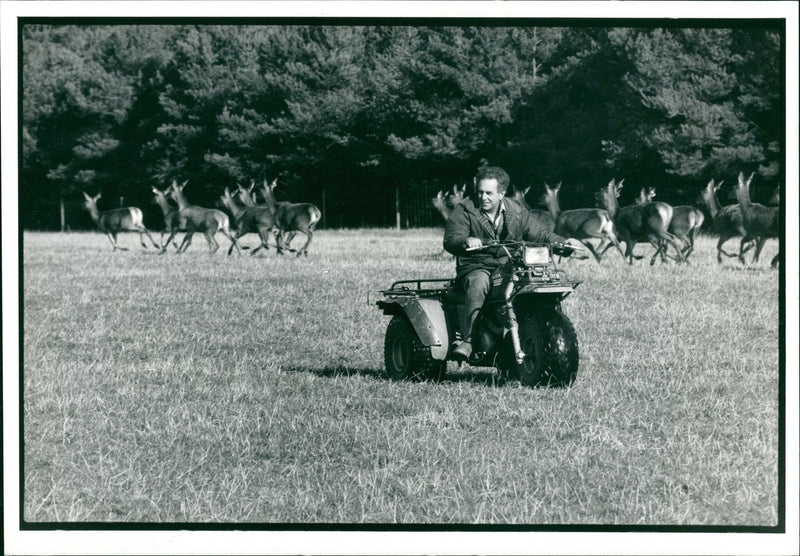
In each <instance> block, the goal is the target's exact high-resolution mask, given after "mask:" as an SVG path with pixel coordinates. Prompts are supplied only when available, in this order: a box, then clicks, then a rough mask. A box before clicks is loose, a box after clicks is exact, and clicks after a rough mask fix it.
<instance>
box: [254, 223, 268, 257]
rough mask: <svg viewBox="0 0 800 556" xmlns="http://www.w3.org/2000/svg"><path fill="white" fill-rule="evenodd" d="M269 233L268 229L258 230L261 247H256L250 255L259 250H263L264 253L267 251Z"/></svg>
mask: <svg viewBox="0 0 800 556" xmlns="http://www.w3.org/2000/svg"><path fill="white" fill-rule="evenodd" d="M269 233H270V230H268V229H260V230H258V237H259V238H261V245H259V246H258V247H256V248H255V249H254V250H252V251H251V252H250V255H255V254H256V251H259V250H260V249H264V250H265V251H269Z"/></svg>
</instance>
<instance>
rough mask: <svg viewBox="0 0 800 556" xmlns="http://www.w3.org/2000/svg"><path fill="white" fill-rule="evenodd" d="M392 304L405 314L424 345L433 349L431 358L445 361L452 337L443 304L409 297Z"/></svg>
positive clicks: (395, 300)
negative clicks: (448, 329) (448, 330)
mask: <svg viewBox="0 0 800 556" xmlns="http://www.w3.org/2000/svg"><path fill="white" fill-rule="evenodd" d="M392 304H393V305H397V306H398V307H400V309H401V310H402V311H403V312H404V313H405V315H406V317H408V320H409V322H410V323H411V326H412V327H414V330H415V331H416V332H417V335H418V336H419V340H420V342H422V345H424V346H428V347H430V348H431V356H432V357H433V358H434V359H440V360H444V359H445V357H447V351H448V349H449V346H450V337H449V334H448V332H447V320H446V318H445V315H444V309H443V308H442V304H441V302H440V301H439V300H438V299H425V298H421V299H420V298H415V297H409V298H406V299H402V298H401V299H393V300H392Z"/></svg>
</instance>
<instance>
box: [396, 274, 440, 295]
mask: <svg viewBox="0 0 800 556" xmlns="http://www.w3.org/2000/svg"><path fill="white" fill-rule="evenodd" d="M452 281H453V279H452V278H420V279H419V280H398V281H397V282H394V283H393V284H392V287H390V288H389V289H388V290H384V292H385V293H389V292H391V293H398V294H402V293H403V292H409V293H412V292H414V293H419V292H420V291H428V290H437V291H438V290H444V289H447V287H448V286H449V285H450V283H451V282H452ZM412 284H413V285H415V286H416V287H415V288H412V287H410V286H411V285H412ZM422 284H442V285H441V286H439V287H438V288H423V287H422Z"/></svg>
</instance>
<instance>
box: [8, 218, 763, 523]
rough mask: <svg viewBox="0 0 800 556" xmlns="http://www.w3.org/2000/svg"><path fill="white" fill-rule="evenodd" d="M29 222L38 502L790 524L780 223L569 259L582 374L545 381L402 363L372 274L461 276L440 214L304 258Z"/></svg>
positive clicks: (28, 320) (38, 518)
mask: <svg viewBox="0 0 800 556" xmlns="http://www.w3.org/2000/svg"><path fill="white" fill-rule="evenodd" d="M23 241H24V254H23V257H24V281H23V288H24V419H25V423H24V443H25V444H24V457H25V460H24V469H23V471H24V516H25V519H26V520H28V521H31V522H46V521H60V522H67V521H70V522H72V521H88V522H106V521H112V522H226V523H234V522H252V523H298V522H299V523H310V524H323V523H357V524H366V523H382V524H395V523H403V524H408V523H424V524H634V525H644V526H656V525H734V526H774V525H775V524H776V522H777V510H778V508H777V504H778V502H777V501H778V487H777V466H778V305H779V300H778V273H777V272H775V271H770V270H769V269H768V268H767V265H768V261H769V260H770V259H771V257H772V254H774V252H775V249H776V245H775V244H774V242H771V243H768V244H767V247H766V248H765V250H764V252H763V253H762V262H761V264H760V265H759V266H757V267H749V268H741V267H740V266H739V265H738V264H737V263H735V262H733V261H731V262H728V261H726V262H725V263H724V264H723V265H722V266H719V265H717V263H716V259H715V251H714V245H715V241H714V240H713V239H711V238H704V237H702V238H700V239H699V240H698V244H699V246H698V248H697V251H696V253H695V254H694V255H693V257H692V263H691V265H689V266H681V267H678V266H676V265H673V264H670V265H660V264H657V265H656V266H655V267H649V266H647V265H646V262H645V263H644V264H643V263H642V262H639V263H637V264H636V265H634V267H633V268H629V267H627V266H626V265H624V264H623V263H622V260H621V258H620V257H619V255H618V254H616V253H613V252H609V253H608V254H607V258H606V260H604V261H603V264H602V265H599V266H598V265H597V264H595V263H594V262H593V261H573V262H570V263H569V264H567V265H566V269H567V271H568V273H569V274H570V275H571V276H575V277H576V278H578V279H581V280H583V284H582V285H581V286H580V288H579V289H578V291H577V292H576V293H575V294H574V295H573V296H572V297H570V298H569V299H568V300H567V302H566V303H565V310H566V312H567V313H568V314H569V315H570V316H571V318H572V319H573V321H574V323H575V326H576V329H577V331H578V336H579V340H580V343H581V358H582V359H581V371H580V374H579V376H578V380H577V382H576V383H575V385H574V386H573V387H572V388H571V389H567V390H531V389H526V388H520V387H519V386H518V385H515V384H509V385H505V386H497V385H495V384H494V382H493V378H494V375H493V373H492V372H491V371H490V370H489V369H476V368H468V367H465V368H461V369H457V368H456V367H455V366H453V365H452V364H451V366H450V368H449V373H448V376H447V379H446V380H445V381H444V382H442V383H439V384H435V383H416V384H415V383H396V382H391V381H389V380H387V379H385V378H384V376H383V361H382V342H383V332H384V329H385V327H386V325H387V324H388V318H387V317H385V316H383V315H382V314H381V313H380V311H379V310H377V309H376V308H375V307H374V306H372V307H371V306H368V305H367V302H366V300H367V292H368V291H369V290H377V289H380V288H383V287H386V286H388V285H389V283H390V282H391V281H392V280H395V279H400V278H415V277H426V276H427V277H446V276H449V275H451V274H452V273H453V265H454V263H453V261H452V259H450V258H449V257H447V256H443V255H441V254H440V251H441V247H440V245H441V243H440V241H441V232H440V231H437V230H419V231H403V232H395V231H388V230H367V231H322V232H319V233H318V234H317V235H316V236H315V239H314V243H313V244H312V247H311V251H310V255H309V257H308V258H307V259H290V258H279V257H277V256H276V255H275V254H274V252H271V253H269V254H268V255H266V256H264V257H258V256H257V257H250V256H247V255H244V256H242V257H240V258H236V257H231V258H228V257H226V256H225V255H224V253H222V252H220V253H218V254H217V255H215V256H214V257H209V256H208V255H207V253H206V252H205V246H204V244H203V243H204V242H203V241H202V240H201V239H199V240H198V241H196V242H195V245H194V246H193V247H192V248H191V249H190V251H189V252H188V253H186V254H184V255H182V256H176V255H175V254H174V253H172V252H170V253H169V254H167V255H164V256H157V255H156V252H155V251H154V250H153V249H149V250H143V249H141V248H140V247H139V246H138V245H137V242H136V240H135V239H134V236H129V237H123V238H122V239H121V242H122V244H123V245H126V246H130V247H131V251H129V252H126V253H119V252H118V253H112V252H111V248H110V246H109V245H108V243H107V240H106V239H105V238H104V237H102V236H100V235H99V234H89V233H87V234H66V235H61V234H40V233H26V234H25V235H24V238H23ZM252 241H253V242H254V241H255V240H252ZM222 243H223V244H226V242H224V241H223V242H222ZM649 249H650V248H649V247H645V246H642V247H639V250H641V251H642V252H644V251H646V250H649Z"/></svg>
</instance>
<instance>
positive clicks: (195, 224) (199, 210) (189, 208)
mask: <svg viewBox="0 0 800 556" xmlns="http://www.w3.org/2000/svg"><path fill="white" fill-rule="evenodd" d="M186 183H187V182H186V181H185V182H183V183H182V184H181V185H178V184H177V182H176V181H175V180H173V181H172V185H171V186H170V190H169V195H170V197H172V199H173V200H174V201H175V202H176V203H178V218H179V220H180V223H181V225H182V226H185V228H186V235H185V236H184V237H183V242H182V243H181V245H180V247H178V253H183V252H184V251H186V249H187V248H188V247H189V245H191V243H192V236H193V235H194V234H195V232H200V233H202V234H203V235H204V236H205V237H206V241H207V242H208V248H209V251H210V253H211V254H212V255H213V254H214V253H216V252H217V249H219V243H217V240H216V239H214V236H215V235H216V233H217V232H222V233H223V235H225V237H227V238H228V239H229V240H231V243H233V246H234V247H235V248H236V253H237V254H241V251H239V245H238V244H237V243H236V239H235V238H234V237H233V235H231V227H230V220H229V219H228V215H227V214H225V213H224V212H222V211H221V210H217V209H209V208H203V207H198V206H195V205H190V204H189V202H188V201H187V200H186V197H185V196H184V195H183V188H184V187H186ZM177 232H178V230H177V229H173V230H172V231H171V232H170V235H169V238H167V244H169V242H171V241H172V239H173V238H174V237H175V234H176V233H177ZM165 252H166V247H165V246H164V247H162V248H161V254H164V253H165ZM228 253H229V254H230V250H229V251H228Z"/></svg>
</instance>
